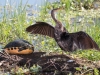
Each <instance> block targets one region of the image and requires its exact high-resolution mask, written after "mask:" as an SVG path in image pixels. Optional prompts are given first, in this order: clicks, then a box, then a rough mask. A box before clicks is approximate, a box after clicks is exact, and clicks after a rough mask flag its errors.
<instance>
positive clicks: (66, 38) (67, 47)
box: [26, 8, 99, 51]
mask: <svg viewBox="0 0 100 75" xmlns="http://www.w3.org/2000/svg"><path fill="white" fill-rule="evenodd" d="M58 9H60V8H57V9H53V10H52V11H51V17H52V18H53V20H54V21H55V23H56V26H55V27H53V26H52V25H50V24H48V23H46V22H36V23H35V24H33V25H31V26H29V27H27V28H26V31H27V32H31V34H42V35H47V36H49V37H52V38H54V39H55V41H56V42H57V43H58V45H59V46H60V48H61V49H62V50H64V51H75V50H77V49H97V50H99V47H98V45H97V44H96V42H95V41H94V40H93V39H92V38H91V37H90V36H89V35H88V34H87V33H85V32H83V31H79V32H75V33H69V32H68V31H67V30H66V28H65V27H64V26H63V25H62V23H61V22H60V21H58V20H57V19H56V18H55V14H54V12H55V11H56V10H58Z"/></svg>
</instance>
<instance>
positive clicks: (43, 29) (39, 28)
mask: <svg viewBox="0 0 100 75" xmlns="http://www.w3.org/2000/svg"><path fill="white" fill-rule="evenodd" d="M54 30H55V28H54V27H53V26H51V25H50V24H48V23H46V22H36V23H35V24H33V25H31V26H29V27H27V28H26V31H27V32H30V33H31V34H41V35H47V36H49V37H52V38H54Z"/></svg>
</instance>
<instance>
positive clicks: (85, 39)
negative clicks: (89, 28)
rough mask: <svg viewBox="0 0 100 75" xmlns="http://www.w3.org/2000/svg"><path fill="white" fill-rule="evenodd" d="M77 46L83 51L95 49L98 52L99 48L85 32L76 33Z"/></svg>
mask: <svg viewBox="0 0 100 75" xmlns="http://www.w3.org/2000/svg"><path fill="white" fill-rule="evenodd" d="M77 40H78V42H79V45H80V46H81V47H83V49H93V48H95V49H97V50H99V46H98V45H97V44H96V42H95V41H94V40H93V39H92V38H91V37H90V36H89V35H88V34H87V33H85V32H83V31H80V32H78V38H77Z"/></svg>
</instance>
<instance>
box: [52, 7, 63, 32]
mask: <svg viewBox="0 0 100 75" xmlns="http://www.w3.org/2000/svg"><path fill="white" fill-rule="evenodd" d="M59 9H61V8H57V9H53V10H52V11H51V17H52V18H53V20H54V21H55V23H56V27H57V28H59V29H60V30H61V31H63V30H64V27H63V25H62V23H61V22H60V21H58V20H57V19H56V18H55V14H54V12H55V11H57V10H59Z"/></svg>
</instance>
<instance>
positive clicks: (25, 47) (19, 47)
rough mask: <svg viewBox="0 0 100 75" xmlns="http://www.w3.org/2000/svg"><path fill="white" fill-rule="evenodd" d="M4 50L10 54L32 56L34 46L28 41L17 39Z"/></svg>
mask: <svg viewBox="0 0 100 75" xmlns="http://www.w3.org/2000/svg"><path fill="white" fill-rule="evenodd" d="M4 50H5V52H7V53H8V54H30V53H32V52H33V51H34V46H33V45H32V44H30V43H29V42H28V41H26V40H22V39H17V40H14V41H12V42H9V43H8V44H7V45H6V46H5V47H4Z"/></svg>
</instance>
